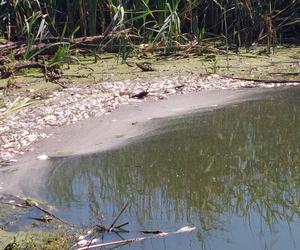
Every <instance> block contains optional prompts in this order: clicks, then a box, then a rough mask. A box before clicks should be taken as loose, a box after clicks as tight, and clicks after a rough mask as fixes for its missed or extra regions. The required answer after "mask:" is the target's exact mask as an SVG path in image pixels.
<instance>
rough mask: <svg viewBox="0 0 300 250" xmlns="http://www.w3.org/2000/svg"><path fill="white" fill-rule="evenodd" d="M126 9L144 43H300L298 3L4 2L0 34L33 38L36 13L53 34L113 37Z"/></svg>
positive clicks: (125, 20)
mask: <svg viewBox="0 0 300 250" xmlns="http://www.w3.org/2000/svg"><path fill="white" fill-rule="evenodd" d="M121 8H122V9H123V17H122V28H124V29H128V28H130V29H131V32H132V33H133V34H137V35H140V36H142V37H143V38H144V41H145V42H156V43H159V42H160V43H165V44H174V42H184V41H185V40H186V41H187V40H190V39H199V40H203V39H204V38H210V37H217V38H219V39H221V40H223V41H224V43H226V45H227V46H229V45H231V44H234V45H237V46H241V45H248V44H251V43H252V42H255V41H260V42H266V43H268V44H269V46H271V44H275V43H277V42H299V40H300V1H299V0H226V1H224V0H66V1H59V0H36V1H32V0H23V1H20V0H19V1H17V0H0V34H2V36H5V37H7V38H10V39H12V40H19V39H22V38H24V37H27V38H28V30H26V25H27V23H28V20H32V19H33V18H35V15H36V13H39V14H40V15H41V16H44V17H45V19H44V20H45V21H44V24H47V27H46V26H45V27H44V28H45V29H47V35H48V36H55V37H57V36H59V35H60V34H62V33H63V34H64V35H65V36H69V35H71V34H72V33H73V32H74V30H75V29H76V28H77V27H79V31H78V32H77V33H76V35H77V36H92V35H98V34H103V33H104V34H108V33H109V32H110V31H112V30H114V29H115V28H116V26H117V27H118V29H120V27H121V26H120V22H116V13H117V12H118V11H119V10H120V9H121ZM119 21H120V20H119ZM40 25H41V23H40V22H35V24H34V25H33V27H32V32H33V34H31V35H30V36H32V37H36V35H37V33H38V29H39V27H40ZM32 37H30V38H32Z"/></svg>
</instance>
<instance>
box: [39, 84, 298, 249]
mask: <svg viewBox="0 0 300 250" xmlns="http://www.w3.org/2000/svg"><path fill="white" fill-rule="evenodd" d="M299 122H300V89H297V88H295V89H291V90H288V91H282V92H280V93H276V94H273V95H272V96H268V97H267V98H265V99H262V100H258V101H257V100H256V101H250V102H245V103H241V104H238V105H233V106H230V107H226V108H223V109H220V110H215V111H211V112H206V113H199V114H193V115H190V116H186V117H181V118H178V119H171V120H169V121H168V122H167V126H164V127H163V128H162V129H160V130H157V131H155V132H154V133H153V134H152V135H151V136H148V137H147V138H144V139H141V140H139V141H137V142H135V143H132V144H130V145H128V146H126V147H123V148H120V149H117V150H114V151H110V152H105V153H101V154H99V155H94V156H87V157H82V158H76V159H61V160H55V161H54V162H53V166H54V167H53V170H52V172H51V174H50V177H49V186H48V187H47V189H48V190H47V194H46V193H44V194H42V195H43V196H44V198H46V199H47V200H49V201H50V202H52V203H54V204H55V205H57V207H58V208H60V209H61V211H60V215H61V216H63V217H65V218H67V219H69V220H72V221H73V222H76V223H78V224H83V225H92V224H95V223H96V222H99V221H103V222H104V223H106V224H110V223H111V221H112V219H113V217H114V216H115V215H116V213H117V212H118V210H119V209H120V208H121V207H122V205H123V204H124V203H125V202H126V201H127V200H128V199H130V201H131V203H130V207H129V209H128V210H127V211H126V212H125V213H124V214H123V215H122V218H121V219H120V222H126V221H129V222H130V225H129V227H128V228H130V229H154V230H155V229H156V230H157V229H161V230H171V231H172V230H176V229H178V228H180V227H182V226H185V225H195V226H196V227H197V231H196V232H195V233H191V234H188V235H180V236H176V237H170V238H165V239H156V240H151V241H146V242H144V243H141V244H135V245H132V246H131V247H128V246H127V247H125V248H126V249H127V248H128V249H129V248H130V249H132V248H133V249H222V250H224V249H231V250H235V249H243V250H245V249H249V250H250V249H251V250H252V249H278V250H279V249H280V250H281V249H285V250H288V249H300V219H299V217H300V123H299Z"/></svg>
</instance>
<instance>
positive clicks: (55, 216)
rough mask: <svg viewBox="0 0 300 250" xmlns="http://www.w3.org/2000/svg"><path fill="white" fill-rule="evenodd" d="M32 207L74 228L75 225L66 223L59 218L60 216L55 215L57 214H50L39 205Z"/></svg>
mask: <svg viewBox="0 0 300 250" xmlns="http://www.w3.org/2000/svg"><path fill="white" fill-rule="evenodd" d="M31 205H32V206H34V207H35V208H37V209H39V210H41V211H42V212H44V213H45V214H47V215H49V216H51V217H53V218H54V219H57V220H58V221H60V222H62V223H64V224H66V225H68V226H70V227H74V225H72V224H70V223H69V222H67V221H65V220H63V219H61V218H60V217H58V216H57V215H55V214H53V213H50V212H49V211H47V210H46V209H44V208H41V207H40V206H39V205H37V204H31Z"/></svg>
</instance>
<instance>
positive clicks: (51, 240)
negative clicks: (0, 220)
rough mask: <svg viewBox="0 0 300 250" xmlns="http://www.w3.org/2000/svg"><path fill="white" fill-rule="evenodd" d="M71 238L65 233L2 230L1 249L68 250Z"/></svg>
mask: <svg viewBox="0 0 300 250" xmlns="http://www.w3.org/2000/svg"><path fill="white" fill-rule="evenodd" d="M69 241H70V239H69V237H68V236H67V235H66V234H64V233H48V232H44V233H28V232H27V233H26V232H19V233H7V232H5V231H2V230H0V248H1V249H8V250H21V249H30V250H39V249H43V250H61V249H68V248H69V245H70V242H69Z"/></svg>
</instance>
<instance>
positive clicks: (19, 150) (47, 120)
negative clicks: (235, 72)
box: [0, 73, 298, 165]
mask: <svg viewBox="0 0 300 250" xmlns="http://www.w3.org/2000/svg"><path fill="white" fill-rule="evenodd" d="M286 85H298V83H293V82H291V83H288V84H286V83H282V84H280V83H277V84H272V83H263V82H262V83H256V82H251V81H250V82H249V81H240V80H235V79H230V78H224V77H220V76H218V75H216V74H214V75H209V76H202V75H199V74H195V73H189V74H185V75H182V76H171V77H157V78H154V79H143V78H140V79H136V80H125V81H116V82H101V83H98V84H94V85H88V86H81V87H79V86H74V87H71V86H70V87H68V88H66V89H64V90H63V91H54V92H53V93H52V94H51V95H50V96H49V98H48V99H46V100H43V101H40V102H39V103H38V104H36V105H32V106H29V107H27V108H23V109H21V110H20V111H18V112H16V113H13V114H11V115H9V116H7V117H2V119H1V120H0V142H1V145H2V147H1V149H0V162H1V163H2V165H4V164H7V163H14V162H16V161H17V158H18V157H19V156H20V155H23V154H25V153H26V152H28V151H31V150H32V149H33V148H34V147H31V145H33V143H35V142H37V141H40V140H42V139H44V138H48V137H51V132H50V130H51V129H50V128H53V127H57V126H68V125H70V124H74V123H77V122H78V121H81V120H85V119H88V118H91V117H101V116H105V115H108V114H110V113H111V112H112V111H113V110H115V109H117V108H119V107H120V106H122V105H125V104H130V103H131V104H132V103H139V102H141V101H143V100H161V99H166V98H167V97H168V96H171V95H180V94H186V93H191V92H199V91H203V90H205V91H207V90H217V89H222V90H225V89H227V90H228V89H241V88H253V87H260V88H271V87H279V86H286ZM2 115H3V112H2Z"/></svg>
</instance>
